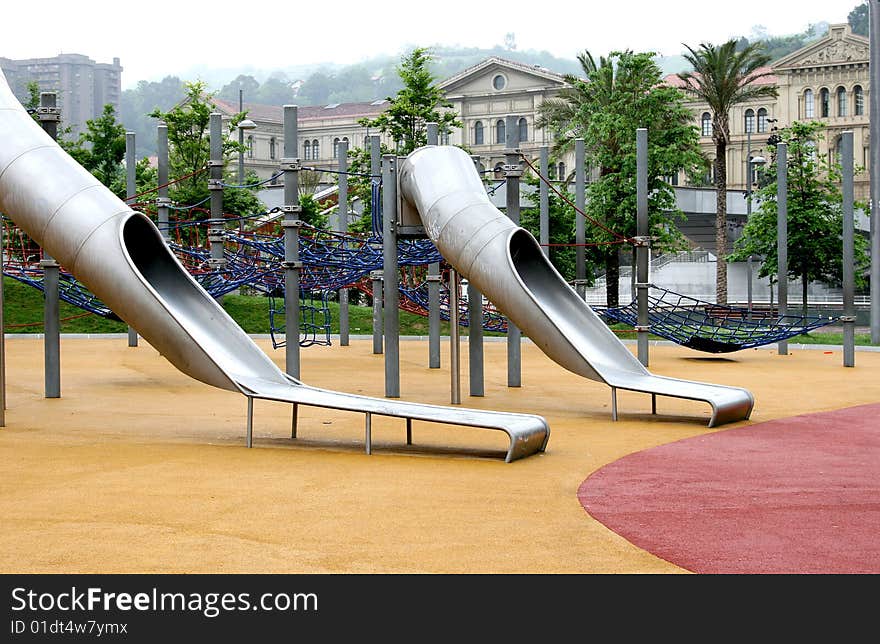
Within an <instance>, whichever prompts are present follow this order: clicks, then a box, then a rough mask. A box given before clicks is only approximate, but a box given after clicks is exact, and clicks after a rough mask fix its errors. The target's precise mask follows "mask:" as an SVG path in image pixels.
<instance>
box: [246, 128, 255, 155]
mask: <svg viewBox="0 0 880 644" xmlns="http://www.w3.org/2000/svg"><path fill="white" fill-rule="evenodd" d="M247 156H248V159H253V158H254V135H253V134H248V138H247Z"/></svg>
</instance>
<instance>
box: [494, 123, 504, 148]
mask: <svg viewBox="0 0 880 644" xmlns="http://www.w3.org/2000/svg"><path fill="white" fill-rule="evenodd" d="M506 142H507V129H506V128H505V127H504V119H498V120H497V121H495V143H506Z"/></svg>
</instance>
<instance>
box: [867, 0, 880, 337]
mask: <svg viewBox="0 0 880 644" xmlns="http://www.w3.org/2000/svg"><path fill="white" fill-rule="evenodd" d="M868 16H869V37H870V38H869V51H870V54H869V57H870V60H869V62H868V71H869V74H870V85H871V87H872V88H875V90H874V91H872V92H870V94H869V99H870V105H869V114H870V116H869V118H868V123H869V124H870V125H869V130H868V132H869V138H870V140H871V143H870V166H871V167H870V172H871V213H870V214H871V343H872V344H880V92H878V91H876V88H878V87H880V0H869V1H868Z"/></svg>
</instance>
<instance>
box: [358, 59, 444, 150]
mask: <svg viewBox="0 0 880 644" xmlns="http://www.w3.org/2000/svg"><path fill="white" fill-rule="evenodd" d="M431 60H432V57H431V55H430V53H429V52H428V50H427V49H426V48H424V47H417V48H416V49H414V50H413V51H412V52H411V53H410V54H409V55H407V56H404V57H403V59H402V61H401V63H400V65H398V66H397V73H398V75H399V76H400V79H401V80H402V81H403V89H401V90H400V91H399V92H397V95H396V96H395V97H393V98H392V97H390V96H389V97H388V101H389V103H390V105H389V106H388V109H386V110H385V111H384V112H382V113H381V114H380V115H379V116H377V117H376V118H374V119H368V118H363V119H360V120H359V121H358V123H359V124H360V125H363V126H364V127H369V128H378V130H379V131H380V132H382V133H383V134H387V135H389V136H390V137H391V139H392V140H393V141H395V143H396V144H397V146H398V150H397V151H398V153H399V154H409V153H410V152H412V151H413V150H415V149H416V148H418V147H421V146H423V145H425V144H427V142H428V134H427V124H428V123H431V122H433V123H437V124H438V126H439V131H440V132H441V134H442V133H448V132H449V131H450V130H451V129H452V128H455V127H461V122H460V121H459V120H458V119H457V118H456V116H455V113H454V112H452V111H450V108H452V103H450V102H449V101H447V100H446V99H445V98H444V96H443V92H442V91H441V90H440V88H438V87H437V86H436V85H435V84H434V81H435V78H434V76H433V74H432V73H431V71H430V70H429V69H428V65H429V63H430V62H431Z"/></svg>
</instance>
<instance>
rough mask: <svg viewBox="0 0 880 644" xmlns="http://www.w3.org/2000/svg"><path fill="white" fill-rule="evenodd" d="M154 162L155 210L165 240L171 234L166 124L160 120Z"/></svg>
mask: <svg viewBox="0 0 880 644" xmlns="http://www.w3.org/2000/svg"><path fill="white" fill-rule="evenodd" d="M156 138H157V141H156V154H157V158H156V163H157V166H158V167H157V175H158V183H159V190H158V196H157V197H156V212H157V218H158V220H159V232H161V233H162V237H164V238H165V240H166V241H167V240H168V239H169V238H170V236H171V231H170V229H169V228H168V206H169V205H170V204H171V200H170V199H169V198H168V186H167V185H166V184H167V183H168V126H167V125H166V124H165V123H164V122H162V123H159V127H158V128H157V135H156Z"/></svg>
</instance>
